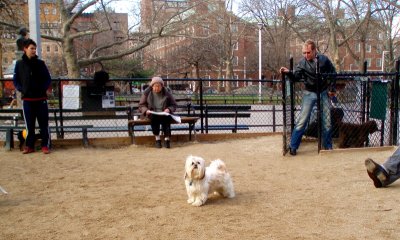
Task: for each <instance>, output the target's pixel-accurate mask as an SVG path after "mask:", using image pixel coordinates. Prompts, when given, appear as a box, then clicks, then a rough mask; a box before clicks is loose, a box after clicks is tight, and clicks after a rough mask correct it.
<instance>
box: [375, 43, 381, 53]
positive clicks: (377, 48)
mask: <svg viewBox="0 0 400 240" xmlns="http://www.w3.org/2000/svg"><path fill="white" fill-rule="evenodd" d="M376 53H382V45H376Z"/></svg>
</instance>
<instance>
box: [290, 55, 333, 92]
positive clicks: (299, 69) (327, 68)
mask: <svg viewBox="0 0 400 240" xmlns="http://www.w3.org/2000/svg"><path fill="white" fill-rule="evenodd" d="M317 58H318V61H319V72H320V73H336V69H335V67H334V66H333V64H332V62H331V61H330V60H329V58H328V57H327V56H325V55H322V54H318V55H317ZM287 76H288V77H289V78H290V79H291V80H293V81H300V80H304V85H305V89H306V90H307V91H310V92H315V93H317V74H316V59H313V60H311V61H307V60H306V58H302V59H301V60H300V62H299V63H298V64H297V66H296V68H295V70H294V73H293V72H289V73H287ZM321 80H322V81H321V82H320V91H319V92H323V91H325V90H326V89H328V87H329V85H330V84H331V83H330V82H328V79H327V78H321ZM331 87H333V86H331ZM330 90H334V89H330Z"/></svg>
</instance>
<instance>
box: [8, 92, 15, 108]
mask: <svg viewBox="0 0 400 240" xmlns="http://www.w3.org/2000/svg"><path fill="white" fill-rule="evenodd" d="M10 98H11V102H10V105H9V106H8V109H11V108H13V107H14V106H17V92H16V91H15V90H12V92H11V95H10Z"/></svg>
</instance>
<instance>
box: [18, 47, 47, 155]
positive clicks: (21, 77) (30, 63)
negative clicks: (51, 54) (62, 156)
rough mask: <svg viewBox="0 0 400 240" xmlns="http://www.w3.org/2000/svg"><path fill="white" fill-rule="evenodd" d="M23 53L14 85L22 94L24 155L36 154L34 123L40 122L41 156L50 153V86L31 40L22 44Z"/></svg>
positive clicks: (42, 62) (44, 65)
mask: <svg viewBox="0 0 400 240" xmlns="http://www.w3.org/2000/svg"><path fill="white" fill-rule="evenodd" d="M23 50H24V54H23V55H22V59H20V60H18V61H17V63H16V65H15V69H14V77H13V82H14V86H15V88H16V89H17V90H18V91H20V92H21V99H22V110H23V114H24V118H25V124H26V131H27V137H26V147H25V149H24V150H23V154H28V153H32V152H34V151H35V148H34V146H35V123H36V120H37V121H38V123H39V128H40V133H41V139H42V142H41V146H42V152H43V153H44V154H48V153H50V150H49V147H50V136H49V109H48V105H47V89H48V88H49V86H50V83H51V77H50V73H49V70H48V69H47V66H46V64H45V63H44V61H42V60H40V59H39V58H38V56H37V55H36V43H35V41H33V40H32V39H26V40H25V41H24V42H23Z"/></svg>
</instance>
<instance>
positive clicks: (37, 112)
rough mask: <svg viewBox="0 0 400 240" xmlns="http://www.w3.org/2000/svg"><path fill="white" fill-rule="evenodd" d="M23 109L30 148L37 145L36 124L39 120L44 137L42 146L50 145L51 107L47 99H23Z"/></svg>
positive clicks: (42, 137)
mask: <svg viewBox="0 0 400 240" xmlns="http://www.w3.org/2000/svg"><path fill="white" fill-rule="evenodd" d="M23 111H24V118H25V124H26V131H27V136H26V143H25V145H26V146H27V147H30V148H34V146H35V140H36V139H35V124H36V120H37V121H38V124H39V128H40V136H41V139H42V144H41V145H42V147H45V146H46V147H50V136H49V108H48V106H47V100H41V101H26V100H24V101H23Z"/></svg>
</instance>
